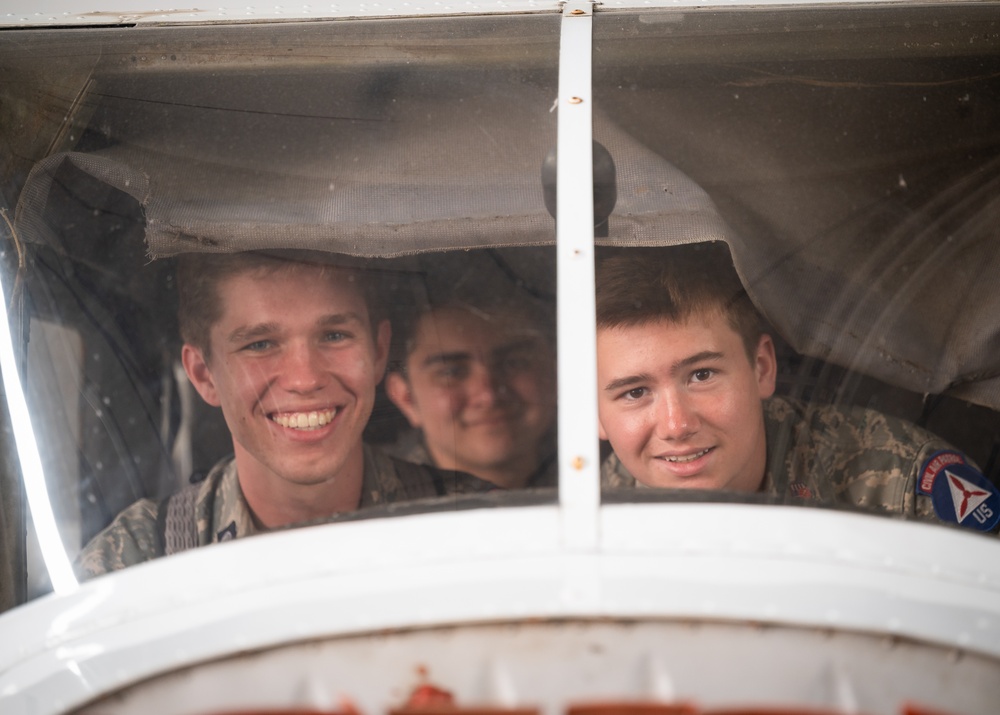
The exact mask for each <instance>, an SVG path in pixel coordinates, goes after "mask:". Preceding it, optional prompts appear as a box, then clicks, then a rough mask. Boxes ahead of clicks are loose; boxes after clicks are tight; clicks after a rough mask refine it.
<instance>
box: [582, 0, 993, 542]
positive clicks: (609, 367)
mask: <svg viewBox="0 0 1000 715" xmlns="http://www.w3.org/2000/svg"><path fill="white" fill-rule="evenodd" d="M846 14H850V11H846ZM834 16H836V17H840V18H841V19H843V17H844V16H845V14H838V13H837V12H833V13H830V12H827V11H825V10H817V9H805V8H804V9H801V10H797V11H793V12H789V11H785V10H767V11H764V12H757V13H754V18H753V23H752V24H753V30H748V29H747V27H748V26H747V25H745V24H742V22H741V16H740V14H739V13H734V14H729V13H676V12H670V11H650V12H647V13H636V14H626V13H608V14H601V15H598V16H596V17H595V40H594V46H595V52H594V55H595V69H594V74H595V130H594V138H595V140H597V141H600V142H601V143H602V144H605V145H606V146H607V147H608V149H609V151H610V152H611V154H612V156H613V157H614V159H615V162H616V164H617V166H618V169H619V170H618V206H617V207H616V209H615V213H614V214H612V216H611V217H610V221H609V234H608V237H607V238H606V239H600V242H601V243H602V244H603V245H605V246H608V247H616V246H617V247H620V253H621V254H623V255H618V256H615V257H614V258H610V259H609V262H608V263H607V264H605V265H604V266H603V273H604V284H603V287H599V288H598V303H599V307H598V312H599V313H600V312H601V311H602V307H601V304H602V302H603V303H604V306H603V310H604V311H605V312H606V313H607V315H606V316H605V317H603V318H602V317H600V316H599V318H598V320H599V323H600V324H601V325H602V329H601V335H600V337H599V355H598V358H599V370H600V372H601V373H602V378H601V383H600V385H599V388H600V390H601V398H600V399H601V421H602V429H603V432H604V436H605V437H606V438H607V439H608V440H609V441H608V442H607V443H606V444H607V445H609V446H608V449H611V448H613V451H614V454H613V455H612V456H611V458H610V461H609V463H608V464H607V465H605V466H606V470H605V471H606V477H607V478H608V480H609V481H608V482H607V483H610V484H614V485H624V484H634V483H635V482H636V481H637V482H638V483H640V484H645V485H648V486H658V487H678V486H687V487H697V488H701V489H708V490H710V491H709V492H708V493H698V494H696V493H694V492H688V493H687V498H710V499H719V498H726V497H725V496H723V495H722V492H720V490H732V491H731V492H730V493H731V494H732V495H739V494H743V495H746V494H756V495H758V496H757V497H749V498H750V499H751V500H755V499H756V500H769V501H775V500H777V501H780V502H790V503H791V502H794V503H806V504H834V505H838V506H842V507H845V508H847V507H850V508H862V509H866V510H871V511H875V512H882V513H890V514H896V515H902V516H904V517H911V518H917V519H921V520H929V521H935V522H947V523H950V524H952V525H954V524H958V525H960V526H961V527H963V528H969V529H971V530H976V531H986V532H989V531H993V532H995V531H996V530H997V525H998V523H1000V492H998V491H997V488H996V486H995V484H996V483H997V481H998V477H1000V460H998V459H997V455H998V454H1000V413H998V412H997V410H1000V398H998V392H997V389H996V380H995V377H994V376H995V375H996V374H997V359H996V355H997V351H996V347H995V346H996V344H997V336H998V328H997V322H996V315H997V314H998V311H1000V302H998V298H997V293H996V291H995V290H994V289H993V285H992V283H993V280H992V276H995V275H996V272H997V271H998V270H1000V259H998V257H997V254H996V251H995V250H994V248H993V245H994V244H995V228H991V227H995V225H996V222H997V218H998V204H997V202H996V200H995V196H996V188H997V186H998V183H1000V172H998V166H1000V165H998V163H997V159H996V156H997V147H998V146H1000V133H998V129H997V126H998V124H997V122H998V120H1000V102H998V101H997V97H1000V93H998V86H1000V85H998V77H1000V74H998V71H1000V57H998V56H997V54H996V51H995V48H993V47H986V46H982V45H979V44H978V43H977V42H976V40H975V38H976V37H978V35H977V32H978V31H979V30H977V29H976V28H979V29H982V28H983V27H985V26H986V25H985V24H984V23H987V24H988V22H989V20H988V19H987V17H986V14H985V13H983V14H980V13H979V12H978V11H974V12H972V13H966V12H955V13H950V14H946V15H940V14H936V13H930V12H926V11H925V10H924V9H921V8H912V7H911V8H895V9H888V8H885V9H881V10H878V11H876V13H874V14H872V15H867V16H866V18H867V23H870V24H861V25H858V26H856V27H853V26H852V30H851V31H850V32H846V31H845V32H837V33H833V34H831V35H825V34H824V29H825V28H827V27H828V25H826V24H825V23H826V22H827V21H828V20H830V19H831V18H832V17H834ZM742 19H745V18H742ZM817 33H819V35H822V36H824V37H826V38H829V37H834V36H836V37H837V42H836V43H835V44H825V43H824V42H821V43H820V44H819V45H817V44H816V41H817V37H818V35H817ZM876 35H877V37H878V41H877V42H875V43H873V42H872V39H873V38H874V37H875V36H876ZM706 37H714V38H725V41H720V42H708V43H707V42H705V38H706ZM916 38H919V39H916ZM876 46H877V47H878V49H877V50H873V49H872V48H873V47H876ZM698 242H700V243H702V244H706V243H708V242H719V243H720V244H724V245H727V246H728V248H729V249H730V251H729V252H731V258H729V256H728V255H727V256H725V257H723V258H721V259H719V260H714V259H710V258H709V257H708V254H709V253H711V251H710V250H709V249H707V248H702V249H693V248H692V249H681V248H670V249H666V248H664V249H663V250H662V253H657V252H655V251H652V248H639V249H637V248H627V247H636V246H643V247H654V246H666V245H668V244H682V243H683V244H689V243H698ZM644 250H650V251H652V253H651V254H650V255H647V256H646V258H645V261H646V262H644V261H643V259H641V258H639V257H637V256H635V255H631V257H630V254H633V253H635V252H640V253H641V252H642V251H644ZM727 254H728V252H727ZM699 255H701V256H702V258H703V259H704V260H705V265H701V262H700V260H701V259H699V260H695V257H696V256H699ZM713 263H714V264H715V268H711V267H710V266H711V265H712V264H713ZM675 264H676V265H675ZM733 264H734V265H735V271H734V270H733ZM720 271H721V272H727V273H728V277H727V278H725V279H724V281H723V279H722V278H720V277H710V276H715V274H716V273H717V272H720ZM601 273H602V267H601V266H600V265H599V266H598V275H599V278H598V282H599V285H600V284H601V278H600V275H601ZM695 275H699V276H701V279H700V280H697V281H693V280H692V281H689V280H688V279H689V278H691V277H692V276H695ZM720 275H721V274H720ZM643 276H644V277H643ZM714 281H723V282H724V283H726V284H728V285H730V288H726V289H725V290H723V291H721V292H720V293H719V294H718V295H716V296H715V297H714V298H711V299H710V300H707V305H709V306H710V308H709V309H706V308H705V307H704V306H705V304H706V299H705V298H704V297H698V296H703V291H704V290H705V286H706V285H709V284H711V283H712V282H714ZM959 285H960V286H961V288H959ZM656 286H658V287H656ZM744 290H745V291H746V296H745V297H740V298H739V299H738V300H736V299H735V297H736V296H737V295H740V296H744V294H743V291H744ZM602 291H604V293H602ZM666 291H673V292H672V293H670V296H671V298H670V300H667V301H665V303H664V305H663V306H662V312H661V310H660V309H658V308H656V307H655V306H656V304H657V301H658V300H660V299H661V298H662V296H663V294H664V292H666ZM602 295H603V296H604V297H603V299H602ZM616 295H617V297H616ZM658 296H659V297H658ZM747 298H749V301H747ZM744 302H746V303H748V304H751V303H752V305H753V306H754V307H755V308H756V309H757V310H758V311H759V312H760V313H761V315H762V318H763V323H764V326H765V332H764V335H765V337H760V336H759V335H758V334H755V333H753V332H752V331H751V332H748V331H747V330H746V329H745V328H744V327H741V326H745V325H746V324H747V322H746V321H745V320H744V319H742V318H740V317H739V316H738V315H736V314H734V313H733V312H732V310H733V309H734V308H736V307H737V306H738V305H739V304H740V303H744ZM618 303H621V305H620V306H618V307H614V306H615V305H617V304H618ZM640 304H641V305H642V308H641V309H639V308H636V306H638V305H640ZM667 304H669V306H668V305H667ZM723 307H724V308H725V310H723ZM608 311H610V312H608ZM609 316H610V317H609ZM737 387H739V389H737ZM716 390H717V391H718V392H714V391H716ZM654 494H658V495H659V497H658V498H684V497H683V496H682V495H678V494H673V496H670V492H669V491H668V490H662V491H659V492H655V493H654ZM609 496H610V494H609ZM620 496H621V495H617V496H616V498H619V497H620ZM650 497H651V491H650V490H634V491H633V492H632V494H631V496H625V497H624V498H633V499H637V498H650ZM731 498H737V496H732V497H731Z"/></svg>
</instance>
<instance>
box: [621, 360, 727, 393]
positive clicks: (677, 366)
mask: <svg viewBox="0 0 1000 715" xmlns="http://www.w3.org/2000/svg"><path fill="white" fill-rule="evenodd" d="M724 357H725V355H724V354H723V353H720V352H717V351H715V350H702V351H701V352H700V353H695V354H694V355H690V356H688V357H686V358H684V359H682V360H678V361H677V362H675V363H674V364H673V365H671V366H670V374H672V375H673V374H676V373H677V372H678V371H680V370H682V369H683V368H686V367H691V366H692V365H697V364H698V363H702V362H711V361H713V360H721V359H722V358H724ZM652 381H653V376H652V375H650V374H649V373H645V372H642V373H638V374H636V375H626V376H625V377H619V378H616V379H614V380H612V381H611V382H609V383H608V384H607V385H605V386H604V390H605V391H606V392H616V391H618V390H622V389H624V388H626V387H633V386H635V385H645V384H647V383H649V382H652Z"/></svg>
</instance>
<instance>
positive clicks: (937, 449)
mask: <svg viewBox="0 0 1000 715" xmlns="http://www.w3.org/2000/svg"><path fill="white" fill-rule="evenodd" d="M597 372H598V389H599V395H598V405H599V420H600V436H601V438H602V439H605V440H608V441H609V442H610V444H611V447H612V448H613V449H614V454H612V455H611V456H610V457H609V458H608V459H607V460H606V462H605V464H604V466H603V473H602V481H603V484H604V486H605V487H631V486H636V485H637V484H640V485H643V486H647V487H669V488H694V489H711V490H728V491H734V492H763V493H766V494H769V495H771V496H772V497H775V498H777V499H779V500H784V499H786V498H791V499H805V500H819V501H824V502H827V503H834V504H836V503H840V504H850V505H854V506H860V507H865V508H869V509H874V510H877V511H886V512H894V513H902V514H907V515H912V516H916V517H918V518H923V519H930V520H933V519H935V518H937V519H940V520H942V521H949V522H954V523H959V524H961V525H962V526H966V527H971V528H974V529H977V530H980V531H991V530H993V529H995V527H996V525H997V522H998V520H1000V508H998V506H1000V493H998V492H997V490H996V488H995V487H994V486H993V485H992V484H991V483H990V482H988V481H987V480H986V479H985V478H984V477H983V476H982V475H981V474H980V473H979V472H978V470H977V469H976V467H975V466H974V465H973V464H971V463H970V461H969V460H968V459H967V458H966V457H965V455H963V454H962V453H960V452H958V451H956V450H955V449H954V448H953V447H951V446H950V445H948V444H947V443H946V442H944V441H943V440H941V439H940V438H938V437H937V436H935V435H933V434H931V433H929V432H927V431H925V430H923V429H920V428H918V427H916V426H915V425H912V424H910V423H907V422H904V421H902V420H899V419H896V418H893V417H889V416H887V415H883V414H881V413H878V412H875V411H873V410H868V409H862V408H856V407H846V408H842V407H835V406H830V405H811V404H810V405H806V404H802V403H799V402H795V401H792V400H788V399H783V398H779V397H773V395H774V391H775V384H776V377H777V359H776V357H775V347H774V342H773V340H772V339H771V337H770V336H769V335H767V334H766V333H764V332H763V331H762V328H761V325H760V321H759V317H758V314H757V312H756V310H755V308H754V306H753V304H752V303H751V302H750V299H749V297H748V296H747V294H746V292H745V291H744V289H743V286H742V284H741V282H740V280H739V278H738V276H737V275H736V272H735V270H734V268H733V265H732V261H731V258H730V256H729V251H728V249H727V248H726V247H725V245H724V244H718V243H706V244H694V245H688V246H676V247H671V248H669V249H655V250H645V249H627V250H624V251H621V252H619V253H617V254H616V255H614V256H612V257H608V258H606V259H604V260H602V261H600V262H599V263H598V268H597Z"/></svg>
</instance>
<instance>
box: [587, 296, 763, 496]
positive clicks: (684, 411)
mask: <svg viewBox="0 0 1000 715" xmlns="http://www.w3.org/2000/svg"><path fill="white" fill-rule="evenodd" d="M776 369H777V361H776V359H775V354H774V344H773V342H772V341H771V338H770V337H769V336H767V335H764V336H762V337H761V338H760V341H759V342H758V344H757V347H756V351H755V352H754V354H753V355H751V356H748V355H747V351H746V349H745V347H744V343H743V340H742V339H741V337H740V335H739V334H738V333H737V332H736V331H735V330H733V328H732V327H731V326H730V324H729V322H728V321H727V319H726V317H725V316H724V315H723V314H722V313H721V312H720V311H707V312H699V313H695V314H693V315H692V316H691V317H690V318H689V319H688V320H686V321H684V322H682V323H674V322H672V321H669V320H657V321H652V322H647V323H642V324H639V325H631V326H618V327H612V328H600V329H599V330H598V333H597V374H598V385H599V397H598V402H599V411H600V432H601V438H602V439H607V440H609V441H610V442H611V446H612V447H613V448H614V450H615V454H616V455H618V458H619V459H620V460H621V462H622V464H623V465H624V466H625V468H626V469H628V471H629V472H630V473H631V474H632V476H634V477H635V478H636V479H637V480H638V481H639V482H641V483H643V484H645V485H647V486H652V487H675V488H676V487H682V488H699V489H727V490H733V491H744V492H752V491H756V490H758V489H759V488H760V487H761V484H762V482H763V479H764V469H765V466H766V462H767V441H766V436H765V433H764V416H763V406H762V404H761V400H763V399H765V398H767V397H770V396H771V395H772V394H773V393H774V385H775V376H776Z"/></svg>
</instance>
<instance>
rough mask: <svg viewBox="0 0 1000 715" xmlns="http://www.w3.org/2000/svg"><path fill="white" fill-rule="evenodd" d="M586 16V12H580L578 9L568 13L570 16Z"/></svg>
mask: <svg viewBox="0 0 1000 715" xmlns="http://www.w3.org/2000/svg"><path fill="white" fill-rule="evenodd" d="M586 14H587V13H586V11H584V10H580V9H579V8H577V9H576V10H573V11H572V12H570V15H586Z"/></svg>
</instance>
